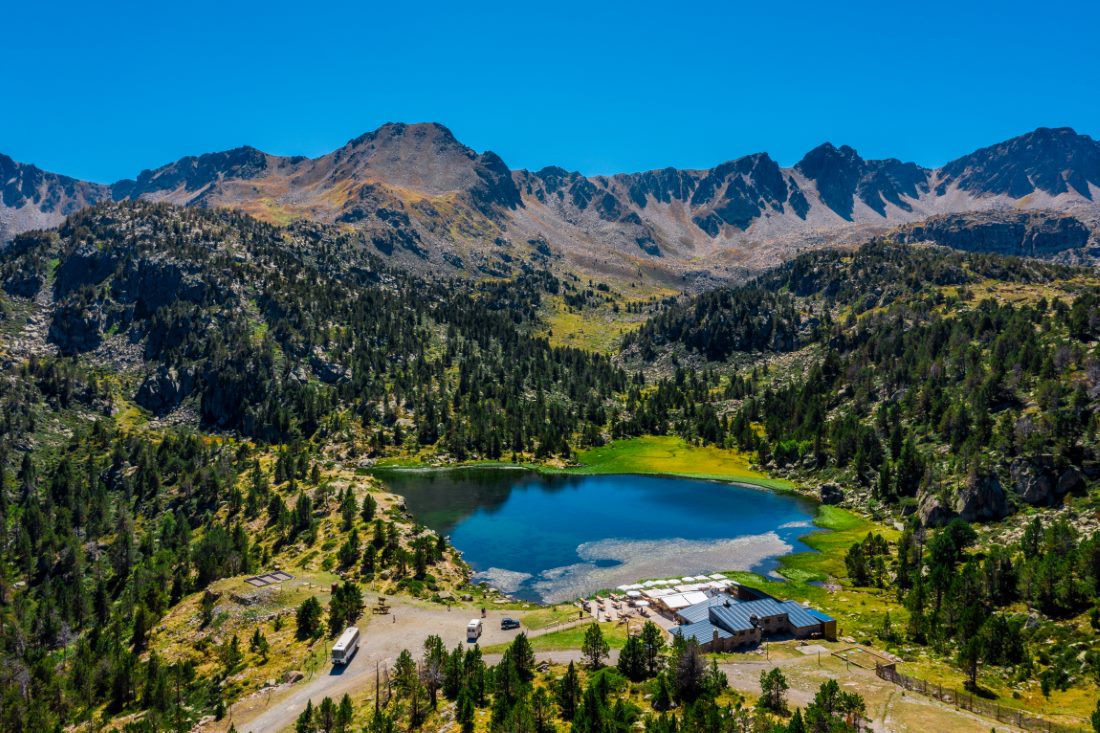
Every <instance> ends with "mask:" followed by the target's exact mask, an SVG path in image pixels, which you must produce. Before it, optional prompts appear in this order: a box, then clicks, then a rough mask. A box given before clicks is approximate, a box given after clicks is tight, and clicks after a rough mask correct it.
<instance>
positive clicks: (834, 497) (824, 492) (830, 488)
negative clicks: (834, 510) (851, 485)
mask: <svg viewBox="0 0 1100 733" xmlns="http://www.w3.org/2000/svg"><path fill="white" fill-rule="evenodd" d="M818 491H819V492H820V494H821V503H822V504H839V503H840V502H842V501H844V490H843V489H841V488H840V486H838V485H837V484H834V483H827V484H821V487H820V488H819V489H818Z"/></svg>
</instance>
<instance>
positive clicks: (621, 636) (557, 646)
mask: <svg viewBox="0 0 1100 733" xmlns="http://www.w3.org/2000/svg"><path fill="white" fill-rule="evenodd" d="M590 625H591V624H581V625H580V626H571V627H569V628H568V629H562V630H561V631H551V632H550V633H549V634H543V635H542V636H534V637H531V647H532V648H533V649H534V650H535V651H536V652H561V651H572V650H576V649H580V648H581V647H582V646H583V645H584V635H585V633H586V632H587V631H588V627H589V626H590ZM600 631H601V632H603V638H604V641H606V642H607V645H608V646H610V647H611V648H612V649H622V648H623V645H624V644H626V625H625V624H611V623H602V624H600ZM507 648H508V644H493V645H492V646H488V647H485V650H484V651H485V653H486V654H499V653H501V652H503V651H504V650H505V649H507Z"/></svg>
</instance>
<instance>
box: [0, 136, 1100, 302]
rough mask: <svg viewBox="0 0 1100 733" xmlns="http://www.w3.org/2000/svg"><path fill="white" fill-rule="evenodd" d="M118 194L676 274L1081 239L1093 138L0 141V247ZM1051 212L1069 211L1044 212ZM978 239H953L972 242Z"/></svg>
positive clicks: (492, 268) (449, 261)
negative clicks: (146, 151)
mask: <svg viewBox="0 0 1100 733" xmlns="http://www.w3.org/2000/svg"><path fill="white" fill-rule="evenodd" d="M124 199H144V200H153V201H167V202H171V203H176V204H182V205H187V206H198V207H229V208H234V209H239V210H242V211H244V212H247V213H249V214H251V215H253V216H255V217H257V218H260V219H263V220H266V221H269V222H273V223H287V222H289V221H291V220H293V219H295V218H306V219H310V220H314V221H319V222H323V223H332V224H338V225H343V226H346V227H347V228H348V229H349V230H350V231H353V232H355V233H356V234H357V235H358V236H360V237H361V239H362V242H363V244H364V245H365V246H369V247H373V248H374V249H375V250H377V251H378V252H380V253H382V254H384V255H388V256H390V257H392V258H394V259H395V260H399V261H400V262H401V263H402V264H404V265H406V266H409V267H412V268H413V269H423V270H428V269H432V270H444V271H446V270H452V271H465V272H468V273H471V274H488V275H496V276H507V275H509V274H512V272H513V270H514V268H515V267H516V266H517V264H519V263H521V262H535V263H537V264H540V265H542V266H549V267H551V268H552V269H560V270H566V271H577V272H587V273H599V274H602V275H607V276H610V277H619V278H624V279H631V278H635V277H640V278H643V279H645V278H649V279H655V280H658V281H665V282H668V283H676V284H677V285H679V286H684V285H685V284H686V285H687V286H688V287H691V285H692V284H693V283H706V282H710V281H714V280H719V281H721V280H730V279H735V278H737V277H740V276H742V275H744V274H745V273H746V272H751V271H756V270H760V269H762V268H764V267H767V266H770V265H774V264H776V263H777V262H780V261H783V260H785V259H789V257H790V256H793V255H794V254H795V253H797V252H799V251H802V250H804V249H809V248H813V247H816V246H823V245H830V244H844V243H857V242H861V241H865V240H866V239H867V238H868V237H870V236H873V235H875V234H880V233H885V232H888V231H891V230H893V229H895V228H897V227H901V226H903V225H904V226H905V228H904V230H903V231H904V232H905V236H906V237H907V238H908V239H910V240H912V239H921V238H922V237H925V235H927V237H926V238H929V239H933V240H935V235H936V233H937V232H941V231H947V230H950V231H953V232H955V235H953V236H955V238H956V239H957V238H958V236H957V232H958V230H959V229H960V228H961V229H963V230H966V231H969V229H970V226H971V225H970V218H971V217H972V216H977V219H978V221H979V223H980V225H981V226H982V227H984V228H985V229H984V230H983V231H988V230H989V227H990V226H991V221H992V222H993V225H994V228H995V229H996V226H995V225H996V222H997V221H999V220H1000V219H1001V218H1004V217H1008V219H1011V220H1012V222H1013V223H1012V226H1011V227H1009V229H1006V230H1004V231H1000V230H998V232H997V233H995V234H993V235H989V236H991V237H992V238H993V239H994V240H996V241H997V242H999V245H998V247H997V248H998V249H999V250H1000V251H1008V250H1012V249H1013V248H1014V247H1015V248H1019V249H1022V251H1024V252H1025V253H1026V252H1027V251H1028V248H1029V247H1030V249H1031V250H1032V251H1034V250H1036V245H1035V244H1034V242H1031V240H1028V241H1029V242H1031V243H1030V244H1028V243H1027V242H1020V243H1016V241H1015V239H1014V238H1015V237H1016V235H1015V234H1014V233H1013V232H1016V231H1017V230H1019V231H1023V232H1029V231H1039V230H1041V231H1044V232H1047V233H1048V235H1047V238H1046V239H1044V240H1043V243H1042V244H1040V245H1038V249H1039V250H1040V251H1041V253H1042V254H1046V255H1057V254H1059V253H1061V252H1064V251H1066V250H1072V251H1075V252H1080V251H1082V250H1083V248H1086V247H1088V246H1092V247H1093V248H1095V244H1096V241H1097V235H1096V233H1095V232H1096V231H1097V229H1098V223H1100V142H1097V141H1096V140H1093V139H1092V138H1091V137H1089V136H1087V135H1080V134H1077V133H1076V132H1075V131H1074V130H1072V129H1070V128H1065V127H1063V128H1055V129H1051V128H1039V129H1037V130H1035V131H1033V132H1030V133H1027V134H1025V135H1021V136H1019V137H1016V138H1012V139H1010V140H1007V141H1005V142H1002V143H998V144H996V145H992V146H989V147H986V148H982V149H980V150H977V151H975V152H973V153H971V154H969V155H965V156H963V157H961V158H959V159H957V160H954V161H951V162H950V163H947V164H946V165H944V166H942V167H940V168H934V169H933V168H925V167H922V166H919V165H917V164H915V163H906V162H902V161H900V160H897V159H893V158H891V159H886V160H867V159H864V158H863V157H861V156H860V155H859V154H858V153H857V152H856V151H855V150H854V149H852V148H851V147H848V146H846V145H845V146H840V147H836V146H834V145H832V144H830V143H825V144H823V145H821V146H819V147H817V148H815V149H813V150H811V151H810V152H808V153H807V154H806V155H805V156H804V157H803V158H802V160H800V161H799V162H798V163H797V164H796V165H794V166H793V167H790V168H786V167H783V166H780V165H779V164H778V163H777V162H776V161H775V160H774V159H772V158H771V157H770V156H769V155H768V154H767V153H757V154H753V155H747V156H744V157H740V158H737V159H735V160H731V161H728V162H725V163H722V164H720V165H717V166H715V167H714V168H710V169H706V170H684V169H676V168H663V169H660V170H652V171H645V172H642V173H624V174H617V175H612V176H584V175H582V174H580V173H577V172H571V171H567V170H565V169H563V168H558V167H547V168H543V169H542V170H539V171H528V170H512V169H510V168H509V167H508V166H507V164H506V163H505V162H504V161H503V160H502V159H501V158H500V157H499V156H498V155H496V154H495V153H492V152H484V153H477V152H476V151H474V150H472V149H471V148H469V147H467V146H465V145H463V144H462V143H461V142H459V141H458V140H457V139H456V138H455V137H454V135H453V134H452V133H451V132H450V130H448V129H447V128H446V127H444V126H442V125H439V124H435V123H422V124H411V125H409V124H401V123H390V124H386V125H383V126H382V127H380V128H379V129H377V130H375V131H373V132H369V133H367V134H365V135H362V136H360V137H357V138H355V139H354V140H351V141H350V142H348V143H347V144H346V145H344V146H343V147H341V148H339V149H338V150H335V151H333V152H331V153H329V154H327V155H323V156H320V157H317V158H307V157H301V156H294V157H287V156H277V155H271V154H268V153H265V152H262V151H260V150H257V149H256V148H252V147H240V148H235V149H233V150H228V151H224V152H219V153H207V154H204V155H200V156H197V157H194V156H188V157H185V158H182V159H180V160H178V161H176V162H174V163H170V164H168V165H164V166H162V167H160V168H155V169H152V170H146V171H142V172H141V173H140V174H139V175H138V176H137V178H136V179H132V180H130V179H127V180H122V181H118V182H117V183H114V184H110V185H105V184H98V183H91V182H87V181H80V180H77V179H74V178H70V177H67V176H63V175H59V174H56V173H49V172H46V171H43V170H41V169H39V168H37V167H36V166H34V165H30V164H24V163H18V162H15V161H13V160H12V159H11V158H8V157H6V156H3V155H0V243H3V242H6V241H9V240H10V239H11V238H12V237H13V236H15V235H16V234H18V233H20V232H22V231H26V230H29V229H35V228H44V227H50V226H55V225H57V224H59V223H60V222H61V221H62V220H63V219H64V217H65V216H67V215H68V214H70V213H73V212H74V211H77V210H79V209H82V208H84V207H87V206H89V205H92V204H95V203H96V202H100V201H106V200H124ZM975 212H976V213H975ZM991 215H992V219H991ZM945 216H947V217H954V218H953V219H951V224H950V226H945V225H942V224H941V225H939V226H937V225H934V224H933V225H932V226H926V227H920V226H909V225H913V224H914V223H916V222H923V221H924V220H925V219H928V218H929V217H936V218H937V220H942V219H943V218H944V217H945ZM1032 217H1040V219H1041V220H1042V221H1040V222H1039V224H1033V223H1032V222H1031V221H1030V220H1031V218H1032ZM1052 218H1053V219H1057V220H1061V219H1070V220H1072V221H1071V223H1069V224H1064V223H1056V224H1054V225H1051V224H1049V220H1050V219H1052ZM1021 219H1022V221H1023V223H1022V224H1021V223H1020V220H1021ZM1021 226H1022V229H1021V228H1020V227H1021ZM1013 227H1014V228H1013ZM1064 231H1071V232H1073V233H1074V234H1073V236H1072V237H1069V238H1067V237H1064V236H1063V235H1062V234H1061V232H1064ZM1081 231H1084V232H1085V235H1084V239H1083V240H1082V238H1081V236H1080V232H1081ZM1050 232H1053V234H1049V233H1050ZM983 237H986V235H985V234H983V235H982V236H979V237H978V238H977V239H973V238H971V239H967V237H965V236H964V237H963V239H964V240H966V241H968V242H970V243H971V244H972V245H973V246H971V247H969V248H978V249H981V248H982V245H981V242H982V241H984V239H983ZM1002 240H1003V241H1002ZM974 242H977V244H974ZM943 243H946V244H951V242H943ZM953 246H954V245H953ZM964 248H968V247H965V246H964Z"/></svg>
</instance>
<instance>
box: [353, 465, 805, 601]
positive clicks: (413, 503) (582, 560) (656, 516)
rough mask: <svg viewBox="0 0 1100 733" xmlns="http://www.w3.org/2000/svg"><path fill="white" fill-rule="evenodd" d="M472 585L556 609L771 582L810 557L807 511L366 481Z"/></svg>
mask: <svg viewBox="0 0 1100 733" xmlns="http://www.w3.org/2000/svg"><path fill="white" fill-rule="evenodd" d="M373 473H374V474H375V475H376V476H377V477H378V478H380V479H381V480H382V481H383V482H384V483H385V484H386V486H387V488H388V489H389V490H390V491H392V492H393V493H395V494H399V495H401V496H402V497H404V498H405V502H406V506H407V508H408V510H409V512H411V513H412V515H413V516H414V517H415V518H416V519H417V520H418V521H420V522H421V523H423V524H424V525H426V526H428V527H430V528H431V529H433V530H435V531H436V532H439V533H441V534H443V535H446V536H447V537H449V538H450V541H451V543H452V544H453V545H454V546H455V547H456V548H458V550H459V551H461V553H462V555H463V559H464V560H465V561H466V562H467V563H469V565H470V566H471V567H472V568H473V570H474V571H475V573H476V575H475V576H474V579H475V581H484V582H487V583H488V584H489V585H491V586H493V587H494V588H497V589H499V590H501V591H503V592H504V593H507V594H509V595H510V596H512V597H515V598H518V599H523V600H528V601H535V602H542V603H557V602H561V601H567V600H571V599H573V598H577V597H581V596H586V595H589V594H591V593H593V592H595V591H597V590H600V589H604V588H613V587H615V586H618V585H622V584H626V583H634V582H637V581H639V580H644V579H649V578H671V577H681V576H692V575H699V574H703V573H712V572H715V571H723V570H750V571H753V572H756V573H760V574H764V575H768V574H773V573H774V571H775V569H776V567H777V566H778V560H779V558H780V557H781V556H783V555H786V554H788V553H791V552H802V551H808V550H809V549H810V548H809V547H807V546H806V545H805V544H803V543H802V542H801V541H799V539H798V538H799V537H801V536H804V535H805V534H807V533H808V532H809V531H811V529H812V521H813V517H814V514H815V511H816V505H815V504H814V503H813V502H812V501H809V500H806V499H804V498H801V497H798V496H795V495H792V494H785V493H776V492H772V491H768V490H765V489H758V488H752V487H748V486H741V485H737V484H731V483H725V482H718V481H703V480H698V479H686V478H675V477H670V476H652V475H627V474H613V475H583V476H579V475H567V474H554V473H540V472H536V471H531V470H526V469H521V468H502V467H476V466H475V467H464V468H448V469H398V468H395V469H376V470H375V471H374V472H373Z"/></svg>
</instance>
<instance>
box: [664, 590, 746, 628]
mask: <svg viewBox="0 0 1100 733" xmlns="http://www.w3.org/2000/svg"><path fill="white" fill-rule="evenodd" d="M726 601H729V602H730V603H737V600H736V599H734V598H733V597H732V596H730V595H729V594H728V593H719V594H717V595H714V596H711V597H710V598H708V599H707V600H705V601H703V602H702V603H696V604H695V605H694V606H688V607H687V608H681V609H680V610H679V611H677V613H678V614H679V615H680V617H681V618H683V619H684V621H686V622H687V623H689V624H694V623H698V622H700V621H706V620H707V619H709V618H710V609H711V607H712V606H721V605H722V604H723V603H725V602H726Z"/></svg>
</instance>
